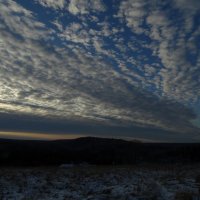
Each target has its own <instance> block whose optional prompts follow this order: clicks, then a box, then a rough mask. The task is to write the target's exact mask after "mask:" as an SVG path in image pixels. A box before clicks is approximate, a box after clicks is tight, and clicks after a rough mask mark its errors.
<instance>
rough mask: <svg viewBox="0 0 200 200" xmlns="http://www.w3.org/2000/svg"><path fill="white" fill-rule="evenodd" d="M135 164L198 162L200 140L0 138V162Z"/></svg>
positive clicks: (28, 163)
mask: <svg viewBox="0 0 200 200" xmlns="http://www.w3.org/2000/svg"><path fill="white" fill-rule="evenodd" d="M83 162H87V163H90V164H101V165H102V164H138V163H172V164H174V163H193V162H200V144H191V143H190V144H169V143H142V142H140V141H137V140H136V141H135V140H134V141H125V140H122V139H113V138H97V137H81V138H77V139H65V140H52V141H43V140H14V139H0V165H1V166H2V165H6V166H21V165H29V166H37V165H60V164H63V163H75V164H76V163H77V164H78V163H83Z"/></svg>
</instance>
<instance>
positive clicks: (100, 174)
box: [0, 165, 200, 200]
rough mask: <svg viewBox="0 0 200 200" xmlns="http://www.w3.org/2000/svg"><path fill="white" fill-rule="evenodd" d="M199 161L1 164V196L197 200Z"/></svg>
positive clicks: (67, 199)
mask: <svg viewBox="0 0 200 200" xmlns="http://www.w3.org/2000/svg"><path fill="white" fill-rule="evenodd" d="M199 192H200V165H196V166H184V167H183V166H176V167H169V166H168V167H161V166H142V167H139V166H137V167H130V166H107V167H105V166H77V167H72V166H70V167H38V168H0V200H12V199H13V200H22V199H23V200H46V199H48V200H51V199H58V200H59V199H60V200H74V199H75V200H86V199H87V200H115V199H120V200H147V199H148V200H174V199H176V200H190V199H191V200H198V199H200V198H199V196H198V195H199Z"/></svg>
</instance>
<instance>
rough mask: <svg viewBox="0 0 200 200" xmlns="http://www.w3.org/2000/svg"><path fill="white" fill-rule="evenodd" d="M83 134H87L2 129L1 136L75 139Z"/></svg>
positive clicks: (28, 138)
mask: <svg viewBox="0 0 200 200" xmlns="http://www.w3.org/2000/svg"><path fill="white" fill-rule="evenodd" d="M83 136H86V135H78V134H55V133H30V132H9V131H0V138H7V139H23V140H59V139H75V138H79V137H83Z"/></svg>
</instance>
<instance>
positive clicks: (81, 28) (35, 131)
mask: <svg viewBox="0 0 200 200" xmlns="http://www.w3.org/2000/svg"><path fill="white" fill-rule="evenodd" d="M28 134H31V137H32V136H33V137H35V135H37V136H38V137H39V138H41V137H46V138H48V136H49V137H53V138H55V137H56V136H58V138H62V137H64V136H66V137H67V136H70V137H71V136H72V135H78V136H79V135H91V136H103V137H123V138H138V139H145V140H153V141H166V142H168V141H169V142H171V141H172V142H200V1H199V0H190V1H188V0H166V1H160V0H143V1H141V0H57V1H55V0H29V1H25V0H15V1H14V0H6V1H5V0H0V137H1V136H2V137H17V136H20V137H24V138H26V137H29V136H30V135H29V136H28Z"/></svg>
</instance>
